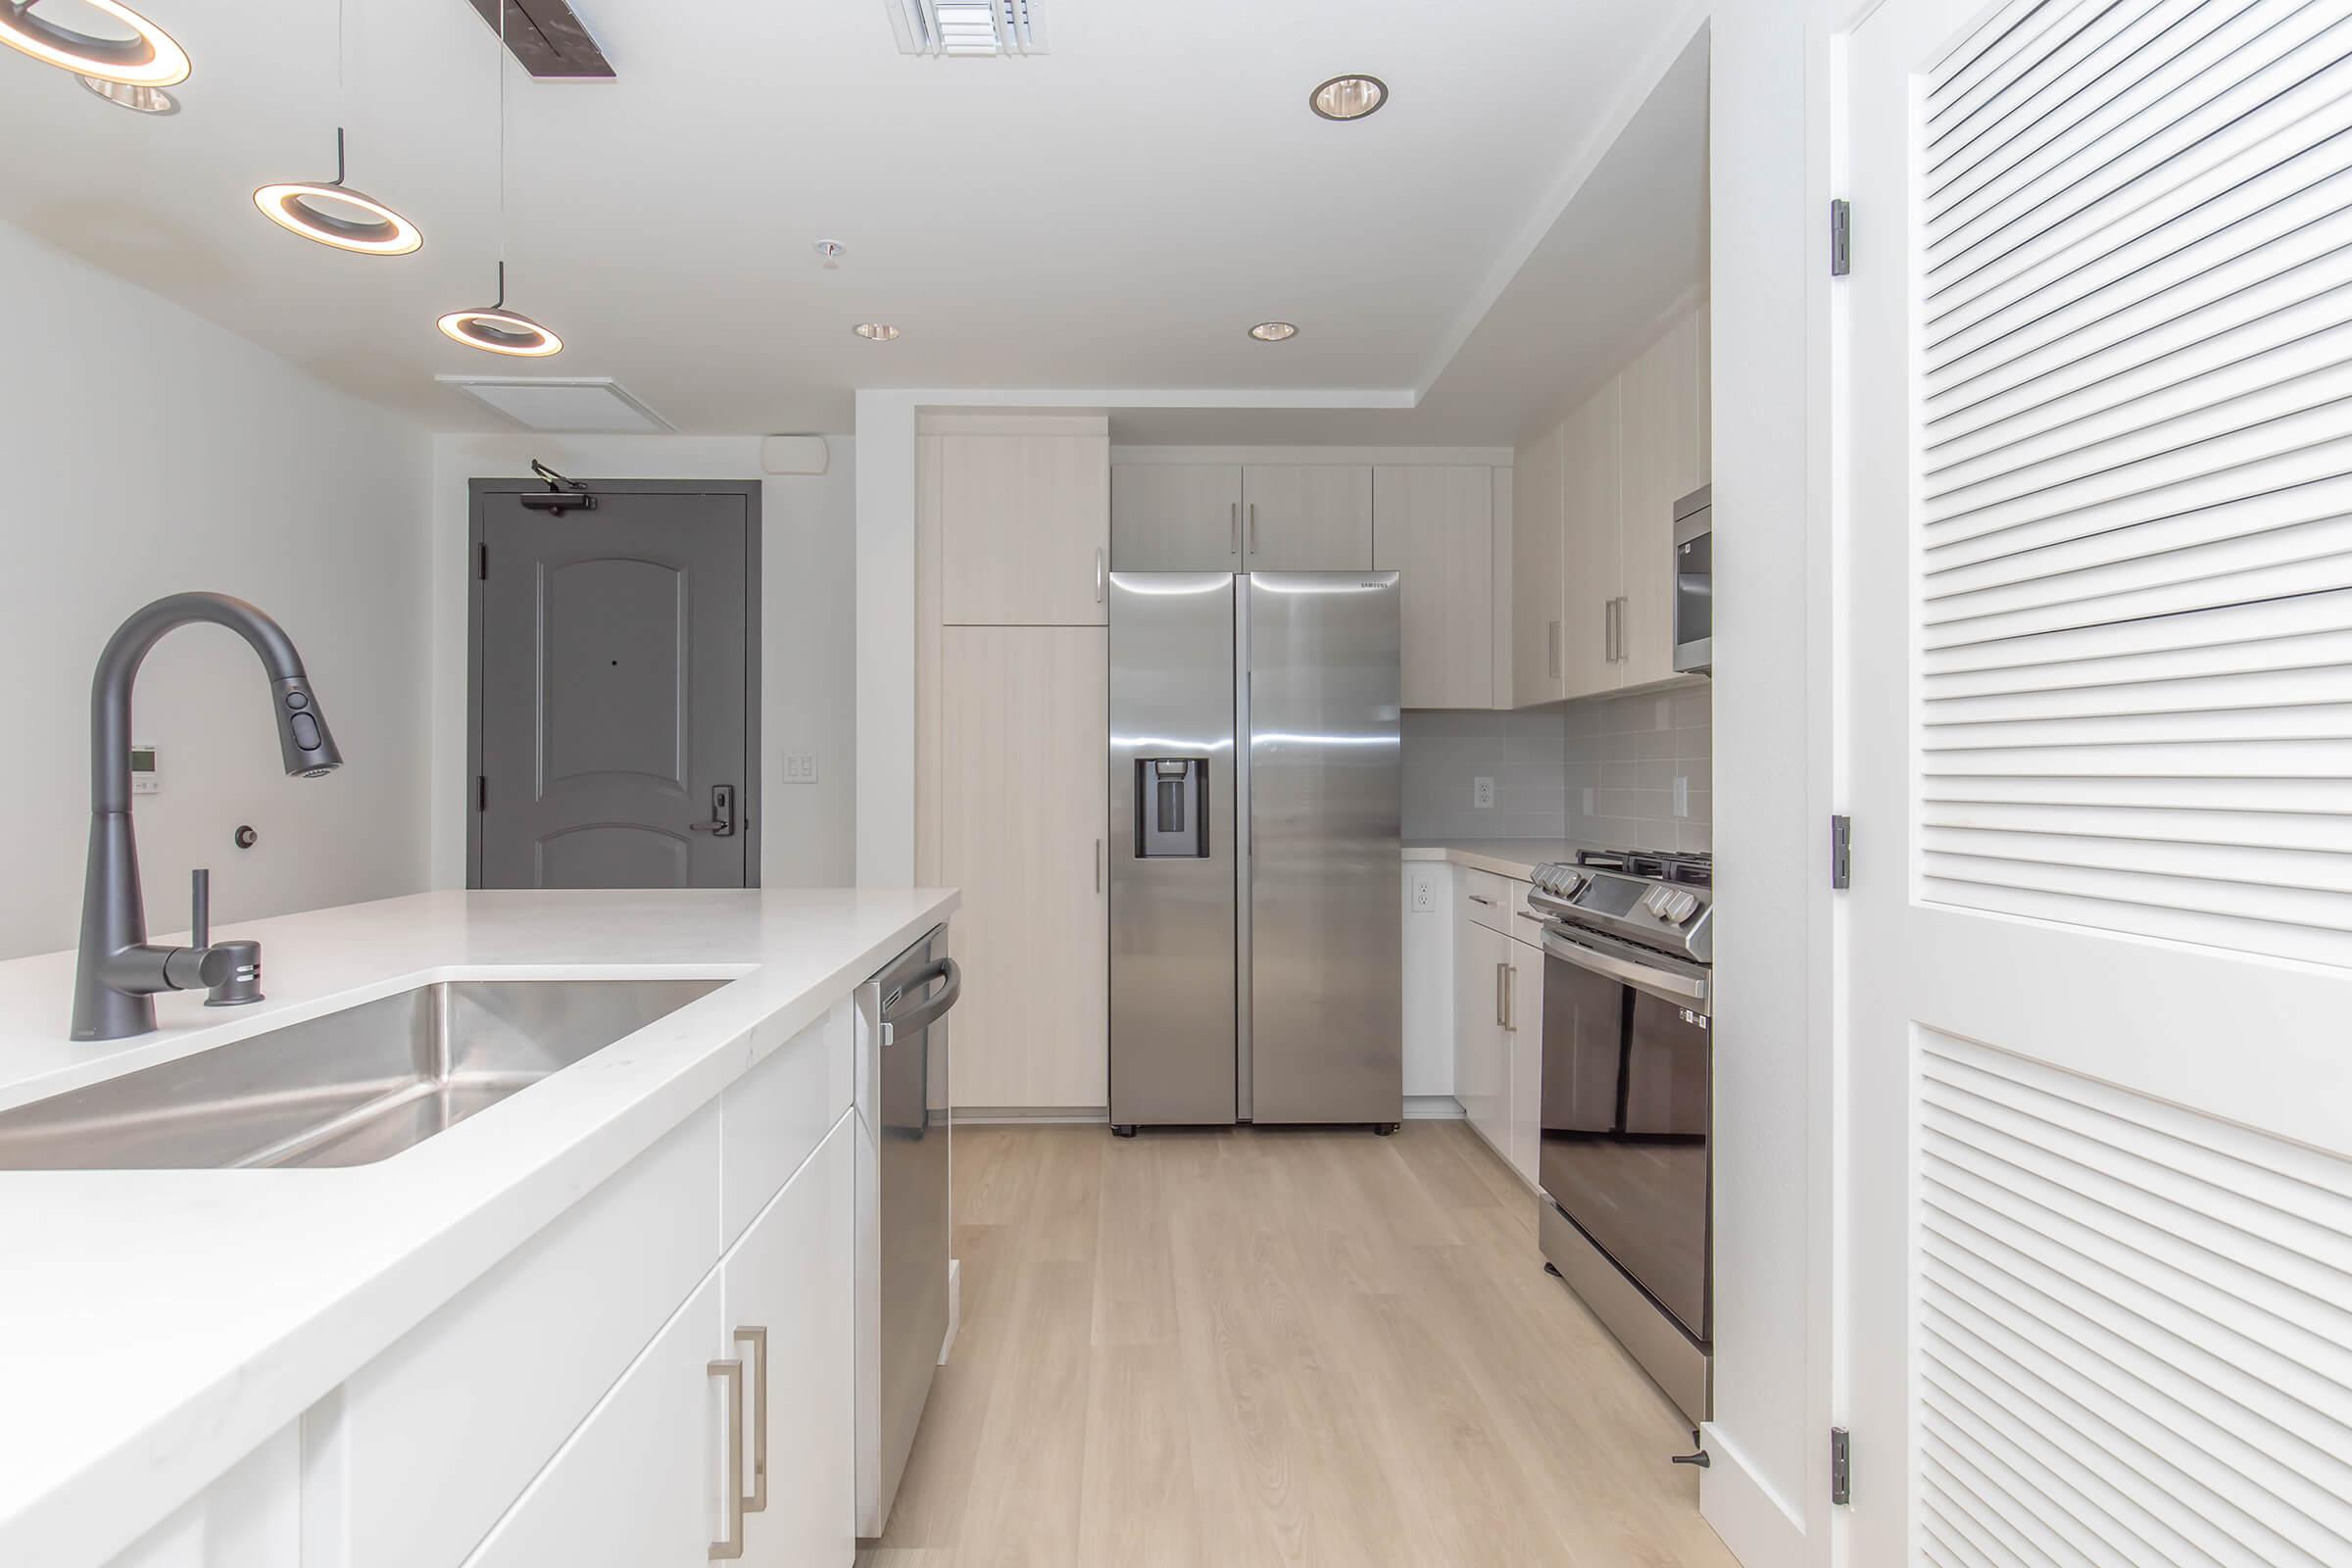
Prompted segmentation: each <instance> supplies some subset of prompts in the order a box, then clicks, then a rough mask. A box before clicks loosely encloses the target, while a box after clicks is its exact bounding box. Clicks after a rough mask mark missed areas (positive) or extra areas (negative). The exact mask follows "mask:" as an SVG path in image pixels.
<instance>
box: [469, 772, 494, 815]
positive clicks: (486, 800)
mask: <svg viewBox="0 0 2352 1568" xmlns="http://www.w3.org/2000/svg"><path fill="white" fill-rule="evenodd" d="M473 809H475V810H477V811H487V810H488V809H490V775H489V774H487V773H476V774H474V775H473Z"/></svg>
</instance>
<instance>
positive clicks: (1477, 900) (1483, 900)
mask: <svg viewBox="0 0 2352 1568" xmlns="http://www.w3.org/2000/svg"><path fill="white" fill-rule="evenodd" d="M1470 902H1471V903H1472V904H1483V905H1485V906H1486V907H1488V908H1490V909H1492V908H1493V907H1495V901H1494V900H1493V899H1490V898H1488V897H1487V896H1486V895H1485V894H1483V893H1473V894H1471V895H1470Z"/></svg>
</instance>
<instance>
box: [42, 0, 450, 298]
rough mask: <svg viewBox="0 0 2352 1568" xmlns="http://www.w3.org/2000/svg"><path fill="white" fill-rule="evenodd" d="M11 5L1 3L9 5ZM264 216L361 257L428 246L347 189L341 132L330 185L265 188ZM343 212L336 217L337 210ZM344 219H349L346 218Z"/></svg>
mask: <svg viewBox="0 0 2352 1568" xmlns="http://www.w3.org/2000/svg"><path fill="white" fill-rule="evenodd" d="M6 3H7V0H0V4H6ZM253 205H254V206H256V207H258V208H260V209H261V210H262V216H263V217H264V218H267V219H268V220H270V221H271V222H272V223H275V224H276V225H277V226H278V227H280V228H282V229H284V230H286V231H287V232H288V233H290V234H300V235H301V236H302V237H303V238H304V239H315V240H317V241H318V242H319V244H321V245H332V246H333V247H334V248H335V249H337V250H339V251H357V252H359V253H360V254H361V255H363V256H406V255H408V254H409V253H410V252H412V251H414V250H417V248H418V247H420V246H422V245H423V244H424V235H423V234H422V233H420V232H418V231H417V225H416V224H415V223H412V222H410V221H408V220H407V219H405V218H403V217H401V216H400V215H399V214H398V213H396V212H394V211H393V210H392V209H391V208H389V207H386V206H385V205H384V204H383V203H382V202H379V201H377V200H376V199H375V198H374V197H372V196H369V195H366V194H364V193H363V192H360V191H356V190H353V189H352V188H351V187H350V186H348V185H346V184H344V183H343V129H342V127H341V126H339V125H338V126H337V127H336V128H335V177H334V181H333V183H331V184H326V185H314V184H311V183H309V182H308V181H304V180H294V181H289V182H287V183H284V184H278V185H264V186H263V187H262V188H261V189H260V190H257V191H255V192H254V193H253ZM338 207H339V208H341V209H343V211H342V212H337V211H335V210H334V209H336V208H338ZM346 214H348V215H350V216H345V215H346Z"/></svg>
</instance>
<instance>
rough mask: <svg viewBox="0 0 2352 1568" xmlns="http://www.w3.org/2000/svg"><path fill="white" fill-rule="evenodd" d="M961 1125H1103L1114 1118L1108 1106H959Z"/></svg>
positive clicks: (959, 1123) (957, 1123) (957, 1118)
mask: <svg viewBox="0 0 2352 1568" xmlns="http://www.w3.org/2000/svg"><path fill="white" fill-rule="evenodd" d="M955 1116H956V1126H958V1127H1000V1126H1006V1125H1014V1126H1034V1125H1037V1124H1040V1123H1044V1124H1048V1125H1065V1124H1066V1125H1075V1126H1087V1125H1090V1124H1091V1125H1100V1124H1102V1123H1103V1122H1106V1121H1108V1120H1110V1107H1109V1106H1107V1105H957V1106H956V1110H955Z"/></svg>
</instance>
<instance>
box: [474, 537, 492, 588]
mask: <svg viewBox="0 0 2352 1568" xmlns="http://www.w3.org/2000/svg"><path fill="white" fill-rule="evenodd" d="M473 577H474V581H476V582H488V581H489V580H490V547H489V546H488V545H475V546H474V547H473Z"/></svg>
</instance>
